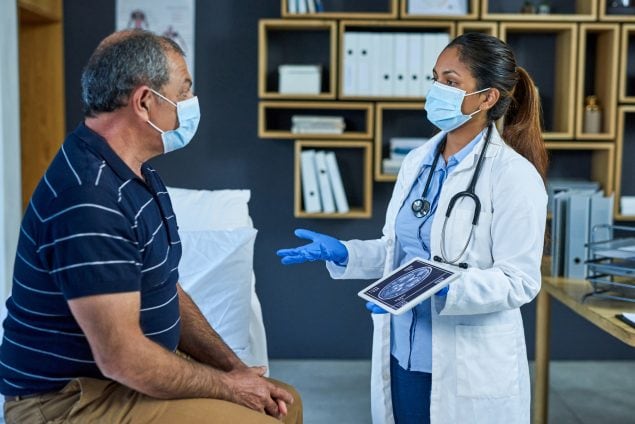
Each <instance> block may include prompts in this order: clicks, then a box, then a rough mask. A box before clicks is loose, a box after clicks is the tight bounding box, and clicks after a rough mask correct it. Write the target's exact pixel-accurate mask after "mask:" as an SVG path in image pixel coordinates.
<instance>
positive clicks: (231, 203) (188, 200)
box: [168, 187, 253, 230]
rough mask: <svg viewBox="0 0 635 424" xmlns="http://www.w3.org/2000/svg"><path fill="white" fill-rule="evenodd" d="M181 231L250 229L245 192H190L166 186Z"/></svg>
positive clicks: (249, 192) (246, 194)
mask: <svg viewBox="0 0 635 424" xmlns="http://www.w3.org/2000/svg"><path fill="white" fill-rule="evenodd" d="M168 193H169V194H170V199H171V200H172V207H173V209H174V213H175V214H176V219H177V222H178V225H179V229H181V230H225V229H229V228H238V227H252V226H253V224H252V221H251V218H250V217H249V208H248V206H247V202H249V198H250V197H251V191H249V190H190V189H184V188H174V187H168Z"/></svg>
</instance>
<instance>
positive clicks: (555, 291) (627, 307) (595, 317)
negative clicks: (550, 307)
mask: <svg viewBox="0 0 635 424" xmlns="http://www.w3.org/2000/svg"><path fill="white" fill-rule="evenodd" d="M542 289H544V290H546V291H547V293H549V294H550V295H551V296H553V297H555V298H556V299H558V300H559V301H560V302H562V303H563V304H565V305H566V306H567V307H569V308H571V309H572V310H573V311H574V312H576V313H577V314H578V315H580V316H582V317H584V318H586V319H587V320H589V321H591V322H592V323H593V324H595V325H597V326H598V327H600V328H601V329H602V330H604V331H606V332H607V333H609V334H611V335H612V336H614V337H617V338H618V339H620V340H621V341H623V342H624V343H626V344H628V345H629V346H633V347H635V328H633V327H631V326H629V325H628V324H626V323H625V322H623V321H621V320H619V319H617V318H616V317H615V315H617V314H619V313H621V312H632V313H635V302H624V301H619V300H611V299H604V298H599V297H593V296H590V297H587V299H586V300H585V301H584V303H582V299H583V297H584V295H585V294H587V293H590V292H591V291H592V290H593V288H592V286H591V284H590V283H589V282H588V281H585V280H570V279H567V278H556V277H548V276H543V277H542Z"/></svg>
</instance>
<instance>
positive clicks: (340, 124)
mask: <svg viewBox="0 0 635 424" xmlns="http://www.w3.org/2000/svg"><path fill="white" fill-rule="evenodd" d="M345 128H346V124H345V123H344V118H343V117H342V116H309V115H293V116H292V117H291V132H292V133H293V134H342V133H343V132H344V129H345Z"/></svg>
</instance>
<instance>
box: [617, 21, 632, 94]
mask: <svg viewBox="0 0 635 424" xmlns="http://www.w3.org/2000/svg"><path fill="white" fill-rule="evenodd" d="M620 58H621V59H620V61H621V65H620V76H619V79H620V102H621V103H635V24H625V25H623V26H622V51H621V53H620Z"/></svg>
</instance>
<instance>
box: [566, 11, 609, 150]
mask: <svg viewBox="0 0 635 424" xmlns="http://www.w3.org/2000/svg"><path fill="white" fill-rule="evenodd" d="M618 46H619V25H616V24H602V23H599V24H598V23H590V24H589V23H585V24H581V25H580V44H579V53H578V87H577V93H576V115H577V119H576V139H577V140H613V139H614V138H615V114H616V108H617V79H616V78H615V75H616V74H617V70H618V62H619V58H618V54H619V48H618ZM592 94H593V95H596V96H598V99H599V103H600V107H601V110H602V128H601V129H602V130H601V132H599V133H585V132H584V104H585V98H586V96H589V95H592Z"/></svg>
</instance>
